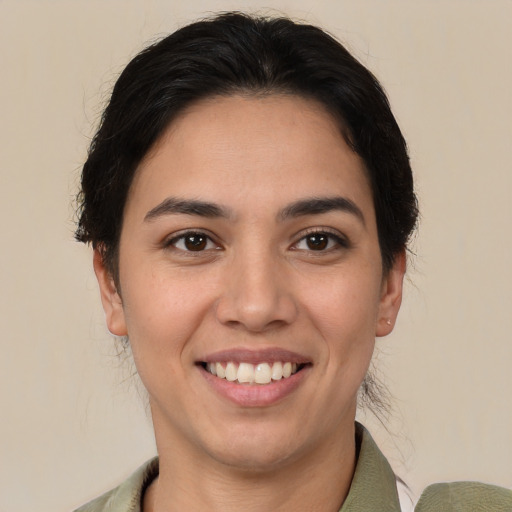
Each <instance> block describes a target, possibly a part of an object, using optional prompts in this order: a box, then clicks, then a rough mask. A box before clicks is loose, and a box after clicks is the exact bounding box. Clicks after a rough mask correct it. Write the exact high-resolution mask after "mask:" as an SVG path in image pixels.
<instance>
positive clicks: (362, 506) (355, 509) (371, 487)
mask: <svg viewBox="0 0 512 512" xmlns="http://www.w3.org/2000/svg"><path fill="white" fill-rule="evenodd" d="M356 445H357V447H358V449H359V456H358V458H357V464H356V470H355V472H354V477H353V478H352V484H351V485H350V490H349V492H348V495H347V498H346V499H345V502H344V503H343V506H342V507H341V508H340V510H339V512H368V511H370V510H372V511H373V510H378V511H379V512H400V501H399V499H398V492H397V489H396V477H395V474H394V473H393V470H392V469H391V466H390V465H389V463H388V461H387V460H386V458H385V457H384V455H383V454H382V452H381V451H380V450H379V448H378V447H377V445H376V444H375V441H374V440H373V439H372V436H371V435H370V433H369V432H368V430H366V429H365V428H364V427H363V426H362V425H361V424H359V423H356Z"/></svg>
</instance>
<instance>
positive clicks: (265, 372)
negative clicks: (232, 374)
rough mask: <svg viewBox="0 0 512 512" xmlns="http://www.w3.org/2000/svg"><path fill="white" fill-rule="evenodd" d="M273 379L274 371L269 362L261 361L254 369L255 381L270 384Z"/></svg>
mask: <svg viewBox="0 0 512 512" xmlns="http://www.w3.org/2000/svg"><path fill="white" fill-rule="evenodd" d="M271 380H272V372H271V370H270V365H269V364H267V363H260V364H259V365H258V366H256V369H255V370H254V382H256V383H257V384H269V383H270V381H271Z"/></svg>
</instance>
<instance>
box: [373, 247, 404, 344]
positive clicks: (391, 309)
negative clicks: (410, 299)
mask: <svg viewBox="0 0 512 512" xmlns="http://www.w3.org/2000/svg"><path fill="white" fill-rule="evenodd" d="M405 267H406V257H405V251H401V252H400V253H399V254H397V255H396V257H395V261H394V262H393V266H392V267H391V268H390V269H389V271H388V272H387V274H386V275H385V276H384V278H383V280H382V288H381V296H380V304H379V316H378V317H377V325H376V329H375V335H376V336H387V335H388V334H389V333H390V332H391V331H392V330H393V327H394V326H395V322H396V317H397V316H398V311H399V310H400V305H401V304H402V290H403V282H404V274H405Z"/></svg>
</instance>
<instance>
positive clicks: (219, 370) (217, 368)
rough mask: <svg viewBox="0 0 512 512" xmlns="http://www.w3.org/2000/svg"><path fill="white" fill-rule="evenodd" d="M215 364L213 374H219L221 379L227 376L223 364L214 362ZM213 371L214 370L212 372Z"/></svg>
mask: <svg viewBox="0 0 512 512" xmlns="http://www.w3.org/2000/svg"><path fill="white" fill-rule="evenodd" d="M212 364H215V372H216V373H214V374H213V375H217V377H220V378H221V379H225V378H226V370H225V368H224V366H222V365H221V364H220V363H212ZM211 373H213V372H211Z"/></svg>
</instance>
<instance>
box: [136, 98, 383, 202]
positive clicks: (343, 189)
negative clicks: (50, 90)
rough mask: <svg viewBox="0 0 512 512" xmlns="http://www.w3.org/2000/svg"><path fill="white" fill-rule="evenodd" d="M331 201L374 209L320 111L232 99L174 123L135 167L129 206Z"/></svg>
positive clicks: (357, 169) (355, 161) (309, 104)
mask: <svg viewBox="0 0 512 512" xmlns="http://www.w3.org/2000/svg"><path fill="white" fill-rule="evenodd" d="M333 193H336V194H342V195H346V196H348V197H349V199H352V200H354V201H357V202H359V203H361V202H362V203H364V204H363V205H362V207H371V208H373V206H372V204H371V192H370V187H369V183H368V180H367V176H366V172H365V170H364V165H363V163H362V160H361V159H360V157H359V156H358V155H357V154H355V153H354V152H353V151H352V150H351V149H350V148H349V147H348V145H347V143H346V142H345V140H344V138H343V136H342V133H341V129H340V126H339V123H338V122H337V121H336V120H335V119H334V118H333V116H331V115H330V114H329V113H327V111H326V110H325V108H324V107H323V106H322V105H320V104H319V103H317V102H315V101H313V100H308V99H304V98H302V97H298V96H292V95H270V96H265V97H254V96H230V97H214V98H209V99H207V100H203V101H200V102H197V103H195V104H193V105H192V106H190V107H189V108H188V109H186V110H185V111H184V112H183V113H182V114H181V115H180V116H179V117H178V118H177V119H175V120H174V121H173V122H172V123H171V125H170V126H169V127H168V129H167V130H166V132H165V133H164V134H163V135H162V137H161V138H160V139H159V141H158V142H157V144H156V145H155V146H154V148H153V149H152V150H151V152H150V153H149V154H148V155H147V156H146V158H145V159H144V160H143V162H142V163H141V165H140V166H139V169H138V171H137V173H136V176H135V178H134V182H133V183H132V187H131V192H130V197H129V202H130V201H133V200H134V199H137V202H140V200H141V199H145V201H144V202H146V203H148V204H146V207H148V208H149V207H151V204H149V203H150V202H153V203H158V202H159V201H161V200H162V199H164V198H165V197H166V196H170V195H172V196H182V195H183V196H185V197H187V198H189V197H191V195H192V196H195V197H196V198H201V199H208V200H214V201H215V202H219V201H227V202H229V203H230V204H232V203H235V202H236V201H235V199H237V198H238V200H239V201H238V203H239V204H240V206H244V205H245V204H246V203H247V202H248V201H249V199H251V202H252V204H253V205H254V204H257V203H258V202H260V204H266V205H269V206H270V205H271V204H273V203H275V202H279V201H280V202H281V203H283V202H286V201H293V200H296V199H297V197H300V196H305V195H308V196H322V197H323V196H327V195H332V194H333ZM212 196H214V197H212ZM148 201H149V202H148Z"/></svg>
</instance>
